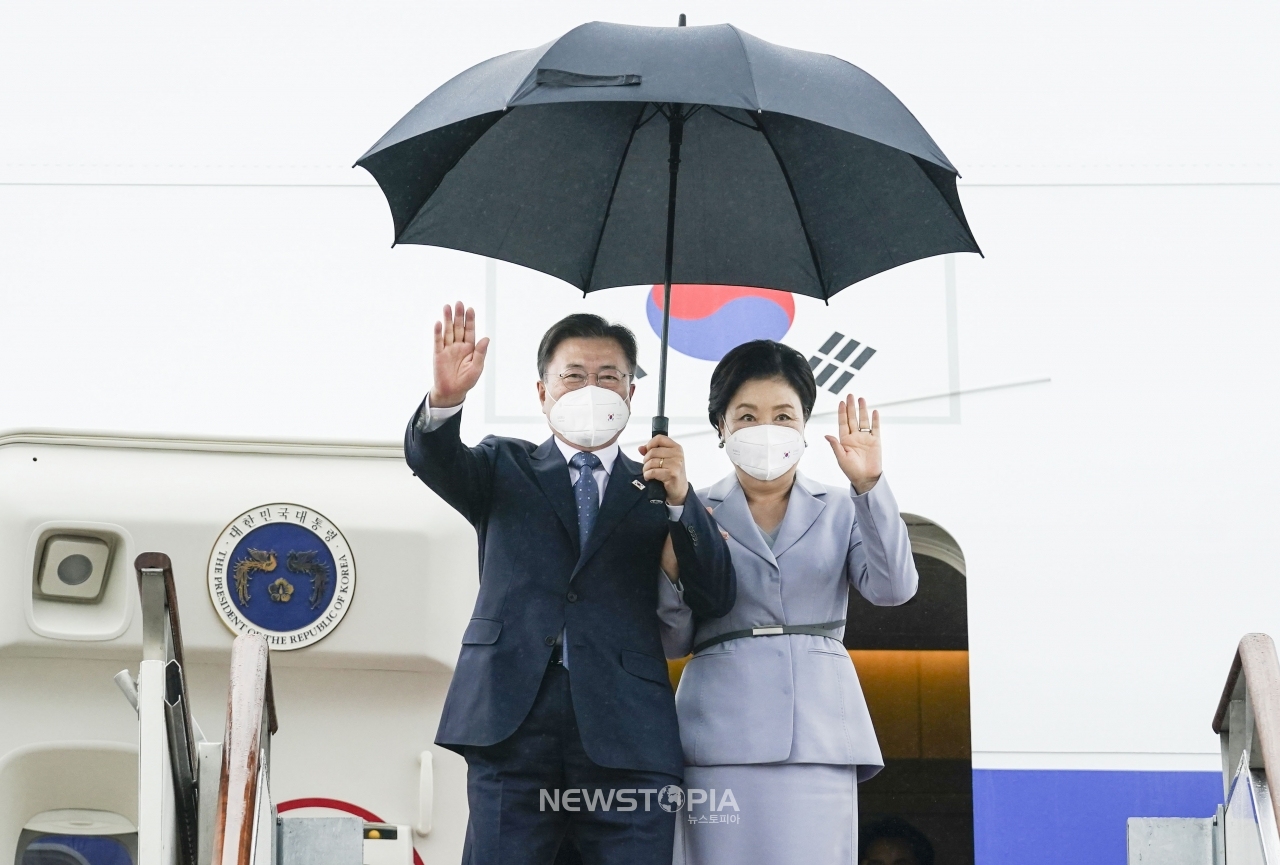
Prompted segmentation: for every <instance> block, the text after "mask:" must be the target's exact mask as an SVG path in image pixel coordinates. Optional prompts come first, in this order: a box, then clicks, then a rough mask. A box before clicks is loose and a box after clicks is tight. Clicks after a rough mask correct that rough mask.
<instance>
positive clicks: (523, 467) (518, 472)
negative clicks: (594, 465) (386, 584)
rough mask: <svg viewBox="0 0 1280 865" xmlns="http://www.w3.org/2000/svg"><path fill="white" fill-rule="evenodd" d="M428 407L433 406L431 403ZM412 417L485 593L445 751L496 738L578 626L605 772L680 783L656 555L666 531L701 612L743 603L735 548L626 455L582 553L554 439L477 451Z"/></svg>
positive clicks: (427, 471) (451, 432) (448, 427)
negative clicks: (470, 530)
mask: <svg viewBox="0 0 1280 865" xmlns="http://www.w3.org/2000/svg"><path fill="white" fill-rule="evenodd" d="M420 410H421V409H420ZM417 417H418V413H417V412H415V413H414V418H413V419H412V420H410V422H409V428H408V430H407V431H406V433H405V456H406V458H407V460H408V462H409V467H410V468H412V469H413V472H414V474H415V475H417V476H418V477H419V478H420V479H421V480H422V482H423V483H425V484H426V485H427V486H429V487H430V488H431V489H432V490H434V491H435V492H436V494H437V495H439V496H440V497H441V498H442V499H444V500H445V501H446V502H448V503H449V504H450V505H452V506H453V507H454V508H455V509H457V510H458V511H459V512H460V513H461V514H462V515H463V516H464V517H466V518H467V520H468V521H470V523H471V524H472V525H473V526H475V529H476V534H477V536H478V540H479V546H480V594H479V597H478V598H477V599H476V606H475V612H474V614H473V617H472V619H471V622H470V624H468V626H467V630H466V632H465V634H464V635H463V637H462V651H461V653H460V654H459V656H458V664H457V667H456V668H455V672H454V675H453V681H452V683H451V684H450V686H449V694H448V697H447V698H446V700H445V705H444V712H443V714H442V716H441V718H440V729H439V730H438V731H437V733H436V744H438V745H441V746H443V747H446V748H450V749H452V750H455V751H461V750H462V749H463V747H464V746H467V745H493V744H496V743H498V742H501V741H502V740H504V739H506V738H507V737H508V736H510V735H511V734H512V733H514V732H515V731H516V728H518V727H519V726H520V723H521V721H523V720H524V718H525V716H526V715H527V714H528V712H529V709H530V707H531V706H532V705H533V701H534V697H536V696H537V693H538V687H539V685H540V683H541V682H542V677H543V674H544V673H545V672H546V668H547V664H548V662H549V660H550V657H551V652H552V645H553V643H554V642H555V638H556V636H557V635H558V634H559V633H560V632H561V629H562V628H565V626H566V625H567V633H568V639H569V652H568V655H569V676H570V683H571V688H572V693H573V709H574V714H575V715H576V717H577V722H578V728H579V731H580V734H581V737H582V745H583V748H584V749H585V750H586V752H587V755H588V756H589V757H590V758H591V759H592V760H593V761H594V762H595V763H597V764H599V765H601V766H607V767H611V768H619V769H634V770H641V771H657V772H665V773H667V774H670V775H674V776H676V777H683V774H684V757H683V753H682V751H681V748H680V734H679V730H678V728H677V726H676V711H675V700H674V698H673V695H672V692H671V684H670V681H669V680H668V678H667V664H666V660H665V656H664V654H663V650H662V639H661V636H660V630H659V620H658V617H657V612H656V611H657V608H658V580H659V579H661V575H660V571H659V557H660V556H661V552H662V546H663V543H664V541H665V539H666V537H667V534H668V531H670V534H671V537H672V543H673V546H674V548H675V551H676V556H677V558H678V559H679V562H680V580H681V582H682V583H683V584H684V600H685V603H687V604H688V605H689V606H690V607H691V608H692V609H693V611H694V613H695V614H697V615H698V616H699V617H705V618H717V617H719V616H723V615H726V614H727V613H728V612H729V611H730V610H731V609H732V607H733V603H734V599H735V578H734V573H733V564H732V561H731V559H730V557H729V550H728V546H727V545H726V544H725V542H724V539H723V538H722V537H721V536H720V531H719V529H718V528H717V527H716V525H715V523H714V522H713V521H712V520H711V517H710V515H709V514H708V513H707V511H706V508H705V506H704V505H703V504H702V503H701V502H700V501H699V500H698V498H697V496H696V495H695V494H694V492H693V490H692V489H690V490H689V497H688V499H687V500H686V501H685V507H684V513H683V515H682V516H681V519H680V521H679V522H678V523H671V522H670V521H669V519H668V515H667V508H666V505H665V504H664V503H661V502H652V501H650V498H649V495H648V492H647V491H646V490H643V489H638V488H637V487H636V486H635V484H634V483H633V481H635V480H639V481H641V482H642V483H643V478H642V477H641V467H640V465H639V464H638V463H636V462H635V461H634V460H630V459H628V458H627V457H625V456H623V455H621V454H619V456H618V460H617V462H616V463H614V466H613V470H612V473H611V474H610V476H609V484H608V486H606V487H605V495H604V501H603V502H602V503H601V507H600V513H599V515H598V516H597V517H596V523H595V526H594V527H593V529H592V532H591V535H590V537H589V538H588V539H587V545H586V549H579V548H578V518H577V511H576V509H575V507H574V502H573V488H572V486H571V484H570V481H569V467H568V464H567V463H566V462H565V459H564V456H563V455H562V454H561V452H560V449H559V448H558V447H556V445H555V441H554V439H548V440H547V441H545V442H543V443H542V444H541V445H535V444H533V443H532V442H527V441H523V440H521V439H512V438H498V437H495V436H489V437H488V438H486V439H485V440H484V441H482V442H481V443H480V444H479V445H477V446H476V447H473V448H469V447H467V446H466V445H464V444H463V443H462V441H461V439H460V438H459V436H458V430H459V428H460V425H461V419H462V415H461V413H459V414H457V415H454V416H453V417H452V418H450V419H449V420H448V421H447V422H446V423H445V424H444V425H443V426H441V427H440V428H439V429H436V430H434V431H432V432H429V433H424V432H422V431H420V430H419V429H418V427H417V425H416V423H415V421H416V420H417Z"/></svg>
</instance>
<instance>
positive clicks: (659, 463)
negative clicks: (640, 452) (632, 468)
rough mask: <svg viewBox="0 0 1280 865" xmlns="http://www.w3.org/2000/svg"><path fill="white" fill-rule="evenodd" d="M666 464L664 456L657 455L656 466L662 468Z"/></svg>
mask: <svg viewBox="0 0 1280 865" xmlns="http://www.w3.org/2000/svg"><path fill="white" fill-rule="evenodd" d="M666 464H667V458H666V457H658V468H662V467H663V466H664V465H666Z"/></svg>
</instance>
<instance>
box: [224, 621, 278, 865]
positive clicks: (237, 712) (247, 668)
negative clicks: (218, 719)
mask: <svg viewBox="0 0 1280 865" xmlns="http://www.w3.org/2000/svg"><path fill="white" fill-rule="evenodd" d="M276 729H277V723H276V712H275V700H274V695H273V693H272V687H271V664H270V655H269V650H268V648H267V641H266V640H265V639H263V637H262V636H261V635H257V634H253V635H249V634H245V635H241V636H239V637H236V639H235V642H234V643H232V645H231V686H230V691H229V693H228V696H227V725H226V731H225V734H224V736H223V739H222V770H221V774H220V779H219V783H218V803H217V808H216V811H215V817H214V825H213V860H212V863H211V865H251V861H252V858H253V853H254V843H255V837H254V833H255V828H258V829H259V830H260V831H265V832H266V835H267V836H270V837H274V832H273V831H272V830H273V828H274V827H258V824H257V815H258V811H259V808H260V807H261V805H262V804H263V802H264V799H263V797H265V796H268V795H269V794H268V791H267V789H266V779H267V777H268V775H267V771H268V764H269V761H270V741H271V734H273V733H275V731H276Z"/></svg>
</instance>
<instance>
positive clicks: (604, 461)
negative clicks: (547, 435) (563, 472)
mask: <svg viewBox="0 0 1280 865" xmlns="http://www.w3.org/2000/svg"><path fill="white" fill-rule="evenodd" d="M555 443H556V447H558V448H560V453H562V454H564V461H565V462H568V461H569V460H571V459H573V455H574V454H576V453H579V451H580V449H579V448H576V447H574V446H573V445H571V444H567V443H566V442H565V441H564V440H563V439H561V438H560V437H559V436H556V437H555ZM621 450H622V448H621V447H619V446H618V443H617V442H614V443H613V444H611V445H609V446H608V447H607V448H602V449H600V450H598V451H591V453H593V454H595V455H596V456H598V457H599V458H600V464H601V465H602V466H604V471H605V474H608V475H612V474H613V463H614V460H616V459H617V458H618V453H619V452H620V451H621Z"/></svg>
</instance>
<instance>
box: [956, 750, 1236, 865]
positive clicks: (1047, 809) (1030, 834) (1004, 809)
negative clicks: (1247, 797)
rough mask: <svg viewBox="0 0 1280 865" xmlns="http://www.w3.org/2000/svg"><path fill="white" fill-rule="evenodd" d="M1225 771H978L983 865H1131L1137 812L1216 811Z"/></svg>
mask: <svg viewBox="0 0 1280 865" xmlns="http://www.w3.org/2000/svg"><path fill="white" fill-rule="evenodd" d="M1221 801H1222V775H1221V774H1220V773H1218V772H1112V771H1060V770H1052V771H1038V770H1037V771H1028V770H1014V769H975V770H974V772H973V832H974V847H975V853H976V861H977V865H1125V863H1126V861H1127V857H1126V852H1125V821H1126V820H1127V819H1128V818H1129V817H1212V816H1213V813H1214V810H1215V809H1216V808H1217V806H1218V804H1219V803H1220V802H1221Z"/></svg>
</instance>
